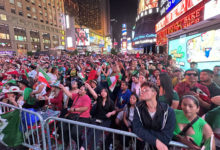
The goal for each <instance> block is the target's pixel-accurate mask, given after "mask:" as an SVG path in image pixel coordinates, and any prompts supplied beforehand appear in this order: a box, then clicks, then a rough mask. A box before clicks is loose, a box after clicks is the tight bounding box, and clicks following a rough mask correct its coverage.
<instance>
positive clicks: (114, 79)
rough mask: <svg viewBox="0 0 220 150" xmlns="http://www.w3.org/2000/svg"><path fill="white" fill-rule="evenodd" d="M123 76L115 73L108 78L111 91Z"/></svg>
mask: <svg viewBox="0 0 220 150" xmlns="http://www.w3.org/2000/svg"><path fill="white" fill-rule="evenodd" d="M121 78H122V76H121V74H118V75H115V76H111V77H108V78H107V82H108V86H109V89H110V91H111V92H113V91H114V89H115V86H116V84H117V81H118V80H121Z"/></svg>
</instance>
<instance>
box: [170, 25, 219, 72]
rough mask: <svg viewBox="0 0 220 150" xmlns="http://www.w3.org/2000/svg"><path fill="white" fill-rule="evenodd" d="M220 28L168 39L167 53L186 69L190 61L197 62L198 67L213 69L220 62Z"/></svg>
mask: <svg viewBox="0 0 220 150" xmlns="http://www.w3.org/2000/svg"><path fill="white" fill-rule="evenodd" d="M219 43H220V29H218V30H211V31H207V32H203V33H198V34H195V35H191V36H181V37H180V38H178V39H174V40H170V41H169V55H172V57H173V59H174V60H176V63H177V65H178V66H180V67H181V68H182V69H184V70H186V69H189V68H190V65H189V64H190V62H197V63H198V67H199V68H200V69H213V67H214V66H215V65H216V62H220V44H219Z"/></svg>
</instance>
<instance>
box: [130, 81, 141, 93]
mask: <svg viewBox="0 0 220 150" xmlns="http://www.w3.org/2000/svg"><path fill="white" fill-rule="evenodd" d="M135 90H136V91H135ZM131 91H132V92H136V94H137V96H139V95H140V83H138V84H135V83H134V82H132V84H131Z"/></svg>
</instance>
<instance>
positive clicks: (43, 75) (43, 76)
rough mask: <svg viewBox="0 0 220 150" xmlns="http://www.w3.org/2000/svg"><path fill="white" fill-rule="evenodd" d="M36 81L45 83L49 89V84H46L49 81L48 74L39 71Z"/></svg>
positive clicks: (41, 70)
mask: <svg viewBox="0 0 220 150" xmlns="http://www.w3.org/2000/svg"><path fill="white" fill-rule="evenodd" d="M38 81H40V82H43V83H45V84H46V85H47V86H48V87H50V84H49V83H48V82H49V81H50V77H49V76H48V74H47V73H46V72H45V71H44V70H43V69H41V68H40V69H39V74H38Z"/></svg>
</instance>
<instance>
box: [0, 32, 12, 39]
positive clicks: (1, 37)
mask: <svg viewBox="0 0 220 150" xmlns="http://www.w3.org/2000/svg"><path fill="white" fill-rule="evenodd" d="M0 39H3V40H9V39H10V37H9V34H6V33H0Z"/></svg>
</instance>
